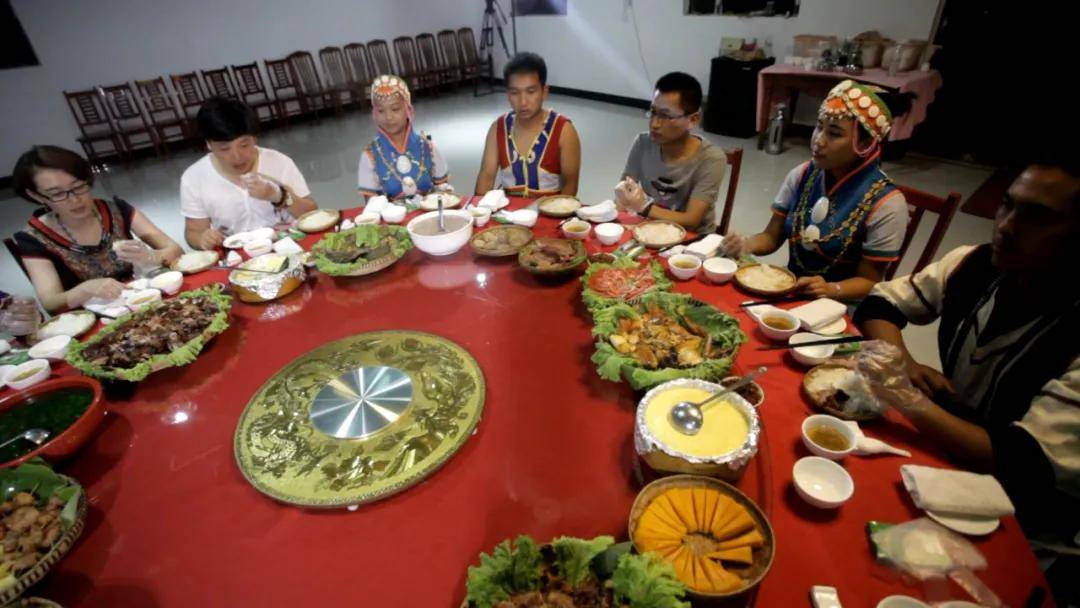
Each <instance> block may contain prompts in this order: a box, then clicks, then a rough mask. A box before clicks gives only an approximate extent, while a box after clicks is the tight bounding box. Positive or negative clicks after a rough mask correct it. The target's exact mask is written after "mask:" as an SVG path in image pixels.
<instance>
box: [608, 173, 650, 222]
mask: <svg viewBox="0 0 1080 608" xmlns="http://www.w3.org/2000/svg"><path fill="white" fill-rule="evenodd" d="M646 198H647V197H646V196H645V190H644V189H643V188H642V187H641V184H639V183H637V182H636V181H634V179H633V178H631V177H627V178H626V179H624V180H622V181H621V182H619V184H618V185H617V186H615V206H617V207H618V208H619V209H628V210H630V211H633V212H635V213H637V212H639V211H641V210H642V209H643V208H644V207H645V203H646Z"/></svg>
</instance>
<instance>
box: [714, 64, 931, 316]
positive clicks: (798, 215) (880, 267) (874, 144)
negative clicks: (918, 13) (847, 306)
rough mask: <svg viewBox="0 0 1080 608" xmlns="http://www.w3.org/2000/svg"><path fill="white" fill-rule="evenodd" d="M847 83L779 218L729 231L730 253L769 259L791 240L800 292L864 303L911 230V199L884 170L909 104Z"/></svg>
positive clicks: (792, 176) (794, 177) (779, 207)
mask: <svg viewBox="0 0 1080 608" xmlns="http://www.w3.org/2000/svg"><path fill="white" fill-rule="evenodd" d="M890 103H892V104H893V106H894V107H893V108H891V109H890V107H889V104H887V103H886V101H885V100H884V99H883V94H882V93H881V92H880V91H879V90H877V89H875V88H874V87H871V86H868V85H865V84H861V83H857V82H854V81H852V80H845V81H843V82H841V83H840V84H838V85H836V87H834V88H833V89H832V91H830V92H829V95H828V97H826V98H825V101H824V102H823V103H822V104H821V109H820V110H819V112H818V121H817V126H816V128H815V129H814V135H813V137H812V138H811V140H810V151H811V160H810V161H808V162H805V163H803V164H801V165H799V166H798V167H795V168H794V169H793V170H792V171H791V172H790V173H788V175H787V178H785V179H784V183H783V185H781V186H780V192H779V193H778V194H777V196H776V200H775V201H774V202H773V205H772V211H773V218H772V219H771V220H770V221H769V224H768V226H766V227H765V230H764V231H763V232H760V233H758V234H755V235H753V236H749V237H747V236H742V235H739V234H737V233H729V234H728V235H726V237H725V239H724V249H725V250H726V251H727V252H728V253H729V254H731V255H736V256H741V255H745V254H752V255H767V254H770V253H773V252H775V251H776V250H777V249H779V248H780V247H781V246H782V245H783V244H784V243H785V242H786V243H787V244H788V268H789V269H790V270H791V271H792V272H794V273H795V275H796V276H797V277H799V282H798V289H800V290H801V291H802V292H803V293H805V294H806V295H809V296H812V297H819V298H822V297H827V298H833V299H835V300H842V301H852V300H861V299H862V298H864V297H865V296H866V295H867V294H868V293H869V292H870V289H871V288H872V287H873V286H874V284H875V283H877V282H878V281H880V280H881V279H882V277H883V276H884V274H885V271H886V270H887V269H888V267H889V265H890V264H893V263H895V262H897V260H899V258H900V249H901V246H902V244H903V242H904V232H905V230H906V229H907V222H908V208H907V202H906V201H905V200H904V195H903V194H902V193H901V192H900V190H899V189H898V188H897V187H896V185H895V184H893V182H892V180H890V179H889V177H888V176H887V175H885V173H884V172H883V171H882V170H881V143H882V141H884V139H885V137H886V136H887V135H888V134H889V129H890V127H891V126H892V121H893V115H894V113H896V114H902V113H903V111H906V108H905V107H904V106H906V105H910V100H909V99H908V98H906V97H903V96H896V97H895V98H893V99H890Z"/></svg>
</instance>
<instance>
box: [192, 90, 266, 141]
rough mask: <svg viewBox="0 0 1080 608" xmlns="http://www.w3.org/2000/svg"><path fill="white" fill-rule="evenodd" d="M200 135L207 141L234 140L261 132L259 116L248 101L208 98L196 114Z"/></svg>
mask: <svg viewBox="0 0 1080 608" xmlns="http://www.w3.org/2000/svg"><path fill="white" fill-rule="evenodd" d="M195 123H196V124H197V125H198V127H199V135H201V136H202V138H203V139H205V140H206V141H232V140H234V139H236V138H237V137H243V136H245V135H257V134H258V133H259V117H258V116H256V115H255V111H254V110H252V109H251V107H250V106H248V105H247V104H246V103H244V102H242V101H240V100H238V99H229V98H227V97H220V96H219V97H211V98H210V99H207V100H206V101H205V102H204V103H203V105H202V107H200V108H199V113H198V114H196V115H195Z"/></svg>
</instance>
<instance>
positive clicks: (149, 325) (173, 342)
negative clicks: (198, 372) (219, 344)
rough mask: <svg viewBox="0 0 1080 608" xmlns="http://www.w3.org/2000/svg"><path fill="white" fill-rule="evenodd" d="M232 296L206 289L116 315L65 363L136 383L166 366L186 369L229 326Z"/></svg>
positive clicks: (78, 345) (210, 287)
mask: <svg viewBox="0 0 1080 608" xmlns="http://www.w3.org/2000/svg"><path fill="white" fill-rule="evenodd" d="M231 308H232V296H229V295H226V294H224V293H222V286H221V285H208V286H206V287H203V288H201V289H196V290H193V291H187V292H184V293H182V294H180V295H179V296H177V297H175V298H172V299H170V300H167V301H165V302H161V303H159V304H156V305H153V306H151V307H148V308H144V309H141V310H139V312H136V313H133V314H129V315H126V316H123V317H120V318H119V319H117V320H116V321H114V322H113V323H112V324H110V325H107V326H105V328H104V329H102V330H101V331H100V332H98V333H97V334H96V335H94V336H93V337H92V338H90V339H89V340H87V341H86V342H83V343H72V345H71V347H70V348H69V349H68V356H67V360H68V363H70V364H71V365H72V366H73V367H75V368H76V369H78V370H79V371H81V372H83V373H84V374H86V375H88V376H94V377H97V378H106V379H112V380H128V381H130V382H138V381H140V380H142V379H143V378H146V376H148V375H150V374H151V373H153V372H156V371H158V370H161V369H165V368H167V367H175V366H181V365H187V364H188V363H191V362H192V361H194V360H195V358H196V357H198V356H199V352H200V351H202V349H203V346H205V345H206V343H207V342H208V341H209V340H210V338H212V337H214V336H216V335H217V334H220V333H221V332H223V331H225V329H226V328H228V327H229V310H230V309H231Z"/></svg>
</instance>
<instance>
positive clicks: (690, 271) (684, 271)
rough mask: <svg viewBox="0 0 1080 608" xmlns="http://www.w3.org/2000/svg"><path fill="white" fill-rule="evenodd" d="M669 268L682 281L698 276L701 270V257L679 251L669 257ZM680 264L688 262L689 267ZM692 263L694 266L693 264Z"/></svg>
mask: <svg viewBox="0 0 1080 608" xmlns="http://www.w3.org/2000/svg"><path fill="white" fill-rule="evenodd" d="M667 263H668V270H669V271H671V275H672V276H674V277H675V278H676V279H679V280H680V281H686V280H688V279H692V278H694V277H695V276H697V273H698V271H699V270H701V258H699V257H697V256H696V255H690V254H689V253H679V254H676V255H673V256H671V257H670V258H668V261H667ZM679 264H687V265H688V266H690V267H689V268H682V267H680V266H679ZM691 265H692V266H691Z"/></svg>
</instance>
